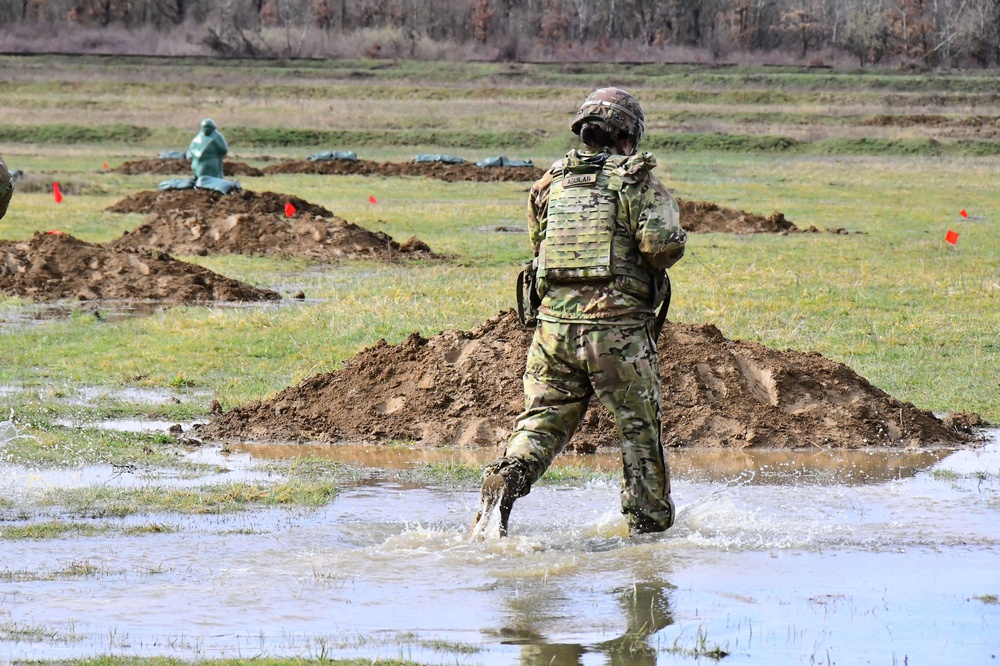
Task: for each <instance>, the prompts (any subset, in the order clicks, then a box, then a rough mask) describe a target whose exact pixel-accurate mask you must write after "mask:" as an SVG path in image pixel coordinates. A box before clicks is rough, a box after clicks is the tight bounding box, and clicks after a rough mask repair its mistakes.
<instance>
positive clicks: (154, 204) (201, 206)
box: [105, 190, 333, 217]
mask: <svg viewBox="0 0 1000 666" xmlns="http://www.w3.org/2000/svg"><path fill="white" fill-rule="evenodd" d="M288 203H291V204H292V205H293V206H295V210H296V211H297V212H298V213H299V214H303V215H314V216H318V217H333V213H331V212H330V211H328V210H327V209H326V208H323V206H319V205H316V204H311V203H309V202H308V201H306V200H305V199H300V198H299V197H295V196H292V195H290V194H280V193H276V192H254V191H252V190H237V191H235V192H230V193H229V194H222V193H221V192H216V191H215V190H153V191H146V192H137V193H135V194H132V195H130V196H127V197H125V198H124V199H122V200H121V201H119V202H118V203H115V204H112V205H110V206H108V207H107V208H105V210H107V211H108V212H111V213H139V214H141V215H149V214H150V213H167V212H170V211H182V212H188V213H190V214H191V215H195V214H202V215H207V216H210V217H228V216H229V215H243V214H246V213H254V214H257V215H284V214H285V205H286V204H288Z"/></svg>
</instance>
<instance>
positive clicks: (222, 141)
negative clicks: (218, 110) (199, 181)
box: [188, 118, 229, 178]
mask: <svg viewBox="0 0 1000 666" xmlns="http://www.w3.org/2000/svg"><path fill="white" fill-rule="evenodd" d="M217 127H218V126H217V125H216V124H215V121H214V120H212V119H211V118H205V119H204V120H203V121H201V132H199V133H198V135H197V136H195V137H194V139H192V140H191V146H190V147H189V148H188V156H189V157H190V158H191V169H192V170H193V171H194V175H195V176H196V177H201V176H214V177H215V178H222V158H223V157H225V156H226V153H228V152H229V146H228V145H227V144H226V137H224V136H222V132H220V131H219V130H218V129H216V128H217Z"/></svg>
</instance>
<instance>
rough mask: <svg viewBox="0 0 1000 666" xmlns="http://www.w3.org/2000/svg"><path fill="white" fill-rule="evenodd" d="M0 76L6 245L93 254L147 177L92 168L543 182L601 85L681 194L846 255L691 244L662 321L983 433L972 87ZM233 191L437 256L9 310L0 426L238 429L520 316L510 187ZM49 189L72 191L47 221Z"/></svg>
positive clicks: (988, 387) (20, 67) (979, 132)
mask: <svg viewBox="0 0 1000 666" xmlns="http://www.w3.org/2000/svg"><path fill="white" fill-rule="evenodd" d="M0 71H2V72H3V74H2V76H0V100H2V101H0V107H2V109H3V112H4V115H5V124H4V126H3V127H0V154H2V155H3V156H4V158H5V159H6V161H7V163H8V165H9V166H10V167H11V168H13V169H23V170H24V171H25V172H26V174H27V179H26V181H25V183H24V186H23V187H22V188H21V189H20V190H19V191H17V192H16V194H15V199H14V202H13V205H12V207H11V210H10V212H9V213H8V215H7V217H6V218H4V219H3V220H2V221H0V238H4V239H22V238H26V237H28V236H30V235H31V234H32V233H33V232H35V231H44V230H49V229H60V230H63V231H65V232H67V233H72V234H73V235H75V236H78V237H79V238H82V239H84V240H88V241H94V242H105V241H109V240H111V239H113V238H115V237H117V236H118V235H119V234H121V233H122V232H123V231H126V230H129V229H132V228H134V227H135V226H137V225H138V223H139V222H140V220H141V217H140V216H120V215H113V214H110V213H106V212H103V209H104V208H105V207H106V206H108V205H110V204H112V203H114V202H116V201H118V200H119V199H121V198H123V197H125V196H127V195H128V194H131V193H133V192H136V191H139V190H148V189H153V188H155V186H156V184H157V183H158V182H159V180H161V179H162V178H161V177H159V176H154V175H150V176H131V177H129V176H119V175H115V174H109V173H104V172H103V167H102V164H103V163H104V162H107V163H108V165H109V166H111V167H114V166H116V165H117V164H120V163H121V162H123V161H125V160H127V159H140V158H148V157H154V156H155V155H156V153H158V152H159V151H161V150H165V149H183V148H184V147H186V145H187V142H188V141H189V140H190V138H191V136H193V134H194V133H195V132H196V131H197V127H198V123H199V122H200V120H201V119H202V118H203V117H206V116H210V117H212V118H214V119H215V120H216V121H217V122H218V123H219V125H220V129H221V130H222V131H223V133H224V134H226V136H227V138H228V139H229V142H230V148H231V151H232V152H231V155H230V156H231V157H234V158H235V159H241V160H244V161H247V162H249V163H251V164H255V165H258V166H259V165H263V164H265V163H267V160H268V159H269V158H283V157H299V158H300V157H304V156H305V155H308V154H309V153H312V152H316V151H318V150H328V149H342V150H347V149H350V150H355V151H356V152H357V153H358V155H359V157H361V158H365V159H395V160H405V159H410V158H412V156H413V155H414V154H415V153H418V152H448V153H451V154H458V155H461V156H462V157H465V158H466V159H478V158H480V157H484V156H489V155H497V154H505V155H508V156H510V157H515V158H525V157H526V158H531V159H533V160H534V161H535V163H536V164H539V165H547V164H548V163H549V162H551V161H552V160H554V159H556V158H557V157H559V156H560V155H561V153H562V152H563V151H564V150H565V149H566V148H567V147H569V146H571V145H572V137H571V136H570V134H569V132H568V131H567V130H566V125H567V124H568V121H569V119H570V118H571V116H572V113H573V112H574V110H575V107H576V105H577V104H579V102H580V100H582V98H583V97H584V96H585V95H586V94H587V92H589V90H590V89H592V88H594V87H596V86H598V85H604V84H607V83H618V84H620V85H622V86H625V87H628V88H629V89H630V90H632V92H634V93H635V94H636V95H637V97H639V99H640V100H641V101H642V102H643V104H644V108H645V109H646V113H647V118H648V119H649V138H648V145H649V146H652V147H654V148H655V152H656V154H657V157H658V159H659V163H660V166H659V169H658V171H659V174H660V177H661V178H662V179H663V180H664V181H665V182H666V184H667V185H668V187H670V188H672V189H673V190H674V191H675V192H676V193H677V195H678V196H680V197H682V198H685V199H695V200H705V201H711V202H714V203H718V204H720V205H724V206H729V207H733V208H739V209H743V210H746V211H750V212H754V213H760V214H764V215H768V214H770V213H771V212H773V211H781V212H783V213H784V214H785V215H786V216H787V217H788V218H789V219H790V220H792V221H793V222H794V223H795V224H796V225H798V226H799V227H808V226H810V225H815V226H816V227H819V228H820V229H833V228H846V229H847V230H849V231H851V232H856V233H850V234H847V235H837V234H829V233H819V234H797V235H789V236H763V235H759V236H732V235H725V234H706V235H698V236H692V237H691V238H690V239H689V252H688V255H687V256H686V257H685V259H684V260H683V261H682V262H680V263H679V264H678V265H677V266H676V267H675V269H674V270H672V272H671V279H672V281H673V284H674V294H675V295H674V301H673V305H672V309H671V318H672V319H673V320H675V321H683V322H698V323H702V322H705V323H707V322H710V323H713V324H715V325H716V326H718V327H719V329H720V330H721V331H722V332H723V334H724V335H726V336H727V337H729V338H738V339H745V340H752V341H757V342H760V343H762V344H765V345H768V346H773V347H779V348H791V349H796V350H799V351H809V350H816V351H818V352H820V353H822V354H823V355H825V356H827V357H830V358H833V359H836V360H838V361H842V362H844V363H846V364H848V365H850V366H851V367H852V368H854V369H855V370H856V371H858V372H859V373H860V374H862V375H863V376H865V377H866V378H868V379H869V380H870V381H871V382H872V383H873V384H875V385H877V386H879V387H881V388H883V389H885V390H886V391H888V392H889V393H890V394H892V395H894V396H896V397H898V398H900V399H903V400H907V401H911V402H913V403H914V404H916V405H917V406H918V407H921V408H924V409H931V410H935V411H939V412H943V411H952V410H962V411H974V412H978V413H979V414H980V415H982V416H983V417H984V418H985V419H987V420H988V421H991V422H997V421H1000V398H998V396H1000V342H998V341H997V331H998V330H1000V237H998V234H997V224H998V221H1000V204H998V203H997V198H996V194H995V191H994V188H995V186H996V173H997V172H998V167H1000V157H998V156H997V155H1000V150H997V148H998V147H1000V127H998V124H997V117H998V113H1000V94H998V93H997V92H996V91H995V85H993V83H992V82H993V79H991V78H990V77H987V76H985V75H978V74H953V75H948V76H944V75H940V76H934V75H909V74H884V73H883V74H877V73H854V72H845V73H839V74H838V73H832V72H827V71H821V72H813V71H806V70H793V69H787V70H785V69H776V68H768V69H766V70H756V71H755V70H747V69H741V68H705V69H698V68H694V67H667V66H653V65H649V66H642V67H638V66H637V67H627V68H622V69H616V68H612V67H602V66H557V65H552V66H527V65H524V66H514V65H500V64H455V63H448V64H431V63H405V62H402V63H391V62H303V63H298V62H264V63H246V62H241V63H235V62H227V61H211V60H169V61H167V60H161V61H157V60H146V59H136V58H124V59H103V58H55V57H35V58H21V57H5V58H0ZM917 116H921V117H922V119H917V120H914V118H916V117H917ZM241 180H242V183H243V186H244V187H245V188H247V189H252V190H270V191H274V192H284V193H288V194H294V195H297V196H300V197H302V198H304V199H306V200H308V201H311V202H314V203H318V204H322V205H324V206H326V207H327V208H329V209H330V210H332V211H334V212H335V213H336V214H337V215H338V216H340V217H343V218H345V219H347V220H348V221H351V222H354V223H356V224H358V225H360V226H362V227H365V228H368V229H371V230H383V231H385V232H387V233H389V234H390V235H391V236H393V237H394V238H396V239H398V240H405V239H406V238H408V237H410V236H414V235H415V236H418V237H419V238H421V239H422V240H424V241H426V242H427V243H428V244H430V246H431V247H432V248H433V249H434V250H435V251H437V252H440V253H444V254H448V255H451V257H452V259H451V260H450V261H448V262H446V263H444V264H419V263H418V264H389V265H384V264H374V263H367V262H359V263H342V264H338V265H334V266H315V265H311V264H309V263H307V262H305V261H300V260H293V261H278V260H273V259H261V258H247V257H236V256H231V257H198V258H187V259H190V260H191V261H195V262H196V263H198V264H201V265H204V266H208V267H209V268H211V269H213V270H215V271H217V272H220V273H222V274H224V275H227V276H230V277H234V278H238V279H241V280H245V281H247V282H251V283H253V284H257V285H262V286H268V287H272V288H277V289H278V290H279V291H281V292H282V293H283V294H284V295H286V296H287V295H291V294H293V293H294V292H295V291H297V290H298V289H300V288H301V289H303V290H304V291H305V293H306V295H307V300H306V301H305V302H304V303H299V302H291V299H286V300H287V301H288V302H286V303H283V304H282V305H278V306H268V307H262V308H222V309H209V308H202V307H180V308H172V309H169V310H165V311H161V312H158V313H156V314H153V315H151V316H134V317H116V316H109V313H108V312H104V313H102V312H98V313H97V314H98V315H100V316H95V313H94V312H93V311H92V309H91V308H89V307H87V306H85V305H77V304H71V306H70V307H69V308H68V310H69V314H68V315H62V316H51V313H50V312H49V311H48V310H47V309H44V308H42V309H40V308H38V307H37V306H34V305H31V304H30V303H27V302H25V301H19V300H17V299H6V300H0V331H2V335H0V386H2V387H3V388H4V390H3V391H0V406H2V407H4V408H5V409H4V417H6V415H7V412H8V410H9V409H13V410H14V412H15V414H17V415H18V418H19V419H22V420H23V422H30V423H32V424H33V426H32V427H33V428H34V429H35V430H34V432H36V433H44V438H45V440H46V441H48V442H49V443H50V444H52V445H53V446H55V445H56V444H58V443H59V442H63V443H66V442H68V441H71V440H73V436H72V435H71V434H66V433H64V432H62V431H59V430H57V429H53V428H51V425H52V423H54V421H55V420H56V419H58V418H59V417H61V416H65V415H66V414H67V413H69V412H72V413H85V414H86V416H87V417H88V418H93V419H100V418H102V417H107V416H111V415H114V416H123V415H128V414H130V413H141V414H147V413H148V406H144V405H141V404H137V405H130V404H128V402H127V401H111V402H109V403H108V404H106V405H98V406H96V407H83V406H81V405H79V404H76V403H73V402H67V401H62V400H60V399H59V398H60V396H62V395H65V394H70V393H72V392H73V391H77V390H79V389H80V388H81V387H89V386H107V387H122V388H125V387H153V388H157V387H163V388H168V387H174V388H183V389H185V390H193V391H199V392H201V395H203V396H204V400H203V402H204V405H203V407H204V410H205V411H207V408H208V402H209V400H211V399H212V398H213V397H214V398H217V399H219V400H220V401H221V402H222V403H223V405H224V406H225V407H227V408H228V407H230V406H233V405H235V404H240V403H244V402H246V401H249V400H251V399H255V398H261V397H264V396H266V395H269V394H272V393H274V392H276V391H278V390H280V389H282V388H284V387H286V386H288V385H290V384H293V383H296V382H298V381H299V380H301V379H304V378H305V377H308V376H310V375H312V374H315V373H317V372H324V371H330V370H333V369H335V368H337V367H338V366H339V364H340V363H341V362H342V361H344V360H345V359H347V358H350V357H351V356H352V355H354V354H355V353H356V352H357V351H358V350H359V349H360V348H361V347H363V346H365V345H368V344H371V343H374V342H375V341H377V340H378V339H379V338H385V339H387V340H388V341H389V342H390V343H394V342H398V341H400V340H402V339H403V338H405V337H406V336H407V335H408V334H409V333H411V332H413V331H419V332H421V333H422V334H424V335H432V334H434V333H437V332H438V331H440V330H443V329H448V328H455V329H468V328H471V327H474V326H476V325H477V324H478V323H480V322H482V321H483V320H484V319H486V318H488V317H490V316H492V315H494V314H496V312H497V311H498V310H501V309H506V308H509V307H512V305H513V291H512V288H511V285H512V284H513V278H514V276H515V274H516V271H517V267H518V264H519V262H520V261H521V260H523V259H524V258H526V256H527V254H528V253H529V248H528V243H527V237H526V236H525V235H523V234H509V233H496V232H493V231H490V229H491V228H492V227H495V226H497V225H499V224H503V225H512V224H513V225H520V224H523V211H524V204H525V198H526V190H527V187H528V185H527V184H526V183H514V184H510V183H506V184H476V183H445V182H439V181H432V180H422V179H395V180H392V179H384V178H366V177H332V176H331V177H324V176H291V175H288V176H272V177H265V178H245V179H241ZM50 181H59V182H60V184H61V187H62V190H63V192H64V193H66V195H67V196H66V199H65V200H64V201H63V203H62V204H59V205H56V204H55V203H54V202H53V200H52V196H51V193H50V191H49V187H50ZM370 196H374V197H375V198H376V200H377V202H378V203H377V204H375V205H373V204H371V203H370V202H369V197H370ZM961 210H966V211H967V212H968V214H969V217H968V218H963V217H960V216H959V211H961ZM682 222H683V220H682ZM949 229H950V230H954V231H956V232H958V233H959V234H960V237H959V241H958V243H957V244H956V245H951V244H948V243H946V242H945V241H944V237H945V233H946V232H947V231H948V230H949ZM35 316H38V317H43V318H48V319H47V320H45V321H40V322H38V321H33V320H31V318H32V317H35ZM29 320H31V321H29ZM185 410H188V411H185ZM190 411H191V408H190V407H184V408H181V407H178V409H177V411H176V412H175V413H172V414H170V415H168V416H170V417H171V418H183V417H185V416H191V413H190ZM195 411H197V410H196V409H195Z"/></svg>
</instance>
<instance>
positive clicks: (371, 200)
mask: <svg viewBox="0 0 1000 666" xmlns="http://www.w3.org/2000/svg"><path fill="white" fill-rule="evenodd" d="M368 201H370V202H372V203H373V204H377V203H378V201H376V200H375V195H374V194H373V195H371V196H370V197H368Z"/></svg>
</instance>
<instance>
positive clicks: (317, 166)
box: [264, 160, 545, 183]
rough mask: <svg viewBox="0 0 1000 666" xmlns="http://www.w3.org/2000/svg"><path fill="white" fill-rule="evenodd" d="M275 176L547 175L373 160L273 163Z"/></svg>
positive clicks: (524, 178) (479, 178)
mask: <svg viewBox="0 0 1000 666" xmlns="http://www.w3.org/2000/svg"><path fill="white" fill-rule="evenodd" d="M264 173H265V174H267V175H270V174H275V173H312V174H319V175H328V176H392V177H395V176H423V177H425V178H436V179H437V180H445V181H448V182H455V181H459V180H471V181H476V182H481V183H495V182H506V181H518V182H534V181H536V180H538V179H539V178H541V177H542V174H543V173H545V171H544V170H543V169H539V168H538V167H479V166H476V165H475V164H470V163H465V164H444V163H443V162H373V161H370V160H357V161H356V162H351V161H350V160H316V161H313V160H298V161H293V162H281V163H280V164H272V165H271V166H269V167H266V168H265V169H264Z"/></svg>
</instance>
